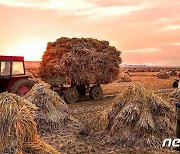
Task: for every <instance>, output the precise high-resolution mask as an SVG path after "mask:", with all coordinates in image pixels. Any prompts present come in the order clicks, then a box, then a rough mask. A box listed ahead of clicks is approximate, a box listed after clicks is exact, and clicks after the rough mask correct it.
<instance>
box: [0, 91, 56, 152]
mask: <svg viewBox="0 0 180 154" xmlns="http://www.w3.org/2000/svg"><path fill="white" fill-rule="evenodd" d="M35 110H37V108H36V106H35V105H33V104H31V103H30V102H28V101H27V100H25V99H23V98H21V97H19V96H17V95H15V94H10V93H2V94H0V123H1V125H0V152H1V153H14V154H25V153H39V154H40V153H45V154H57V153H58V152H57V151H56V150H55V149H54V148H53V147H51V146H50V145H48V144H46V143H45V142H44V141H42V140H41V139H40V138H39V135H38V133H37V124H36V122H35V121H34V118H33V115H34V112H35ZM31 145H33V146H31ZM35 151H36V152H35Z"/></svg>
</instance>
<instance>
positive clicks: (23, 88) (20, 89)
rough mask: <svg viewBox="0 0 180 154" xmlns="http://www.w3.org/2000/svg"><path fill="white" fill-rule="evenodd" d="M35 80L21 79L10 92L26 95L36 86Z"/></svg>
mask: <svg viewBox="0 0 180 154" xmlns="http://www.w3.org/2000/svg"><path fill="white" fill-rule="evenodd" d="M34 84H35V83H34V82H33V81H31V80H28V79H20V80H18V81H16V82H15V83H14V84H13V85H12V87H11V88H10V90H9V92H10V93H15V94H18V95H19V96H24V95H26V94H27V93H28V92H29V91H30V90H31V88H32V87H33V86H34Z"/></svg>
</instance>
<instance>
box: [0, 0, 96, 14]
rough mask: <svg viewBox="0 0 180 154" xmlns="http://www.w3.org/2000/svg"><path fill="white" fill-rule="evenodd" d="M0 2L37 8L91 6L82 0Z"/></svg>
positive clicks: (65, 8)
mask: <svg viewBox="0 0 180 154" xmlns="http://www.w3.org/2000/svg"><path fill="white" fill-rule="evenodd" d="M0 4H2V5H6V6H11V7H30V8H38V9H48V10H49V9H56V10H64V11H65V10H69V11H70V10H72V9H73V10H78V9H87V8H90V7H93V6H94V5H93V4H92V3H89V2H86V1H84V0H1V1H0Z"/></svg>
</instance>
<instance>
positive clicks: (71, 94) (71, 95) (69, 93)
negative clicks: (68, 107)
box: [64, 87, 79, 103]
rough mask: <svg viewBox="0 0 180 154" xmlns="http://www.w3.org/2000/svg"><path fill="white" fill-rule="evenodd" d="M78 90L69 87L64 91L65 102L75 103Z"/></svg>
mask: <svg viewBox="0 0 180 154" xmlns="http://www.w3.org/2000/svg"><path fill="white" fill-rule="evenodd" d="M78 95H79V94H78V91H77V89H76V88H72V87H71V88H69V89H67V90H65V92H64V100H65V102H66V103H76V102H77V100H78Z"/></svg>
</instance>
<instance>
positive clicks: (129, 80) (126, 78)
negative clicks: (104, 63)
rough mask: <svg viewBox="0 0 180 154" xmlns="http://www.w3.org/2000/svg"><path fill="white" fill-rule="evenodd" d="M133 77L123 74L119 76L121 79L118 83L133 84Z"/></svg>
mask: <svg viewBox="0 0 180 154" xmlns="http://www.w3.org/2000/svg"><path fill="white" fill-rule="evenodd" d="M131 81H132V80H131V77H130V75H129V74H128V73H125V72H122V73H120V75H119V79H118V80H117V82H118V83H120V82H131Z"/></svg>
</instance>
